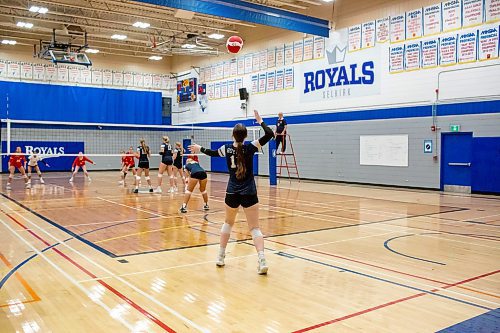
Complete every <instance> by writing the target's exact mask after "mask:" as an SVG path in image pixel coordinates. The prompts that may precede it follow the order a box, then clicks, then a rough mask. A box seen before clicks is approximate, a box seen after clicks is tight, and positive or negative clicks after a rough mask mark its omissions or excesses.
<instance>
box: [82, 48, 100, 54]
mask: <svg viewBox="0 0 500 333" xmlns="http://www.w3.org/2000/svg"><path fill="white" fill-rule="evenodd" d="M85 52H87V53H99V50H96V49H86V50H85Z"/></svg>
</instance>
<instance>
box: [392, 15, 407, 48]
mask: <svg viewBox="0 0 500 333" xmlns="http://www.w3.org/2000/svg"><path fill="white" fill-rule="evenodd" d="M405 29H406V14H403V15H398V16H391V19H390V33H391V43H400V42H403V41H404V40H405V39H406V30H405Z"/></svg>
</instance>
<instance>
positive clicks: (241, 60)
mask: <svg viewBox="0 0 500 333" xmlns="http://www.w3.org/2000/svg"><path fill="white" fill-rule="evenodd" d="M236 62H237V67H238V75H244V74H245V57H239V58H238V59H237V60H236Z"/></svg>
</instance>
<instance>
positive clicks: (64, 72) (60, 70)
mask: <svg viewBox="0 0 500 333" xmlns="http://www.w3.org/2000/svg"><path fill="white" fill-rule="evenodd" d="M9 67H10V64H9ZM9 73H10V69H9ZM68 76H69V75H68V67H66V66H57V81H59V82H68Z"/></svg>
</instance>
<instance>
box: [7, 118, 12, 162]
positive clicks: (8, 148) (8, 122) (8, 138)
mask: <svg viewBox="0 0 500 333" xmlns="http://www.w3.org/2000/svg"><path fill="white" fill-rule="evenodd" d="M10 125H11V124H10V119H9V118H7V154H10Z"/></svg>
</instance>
